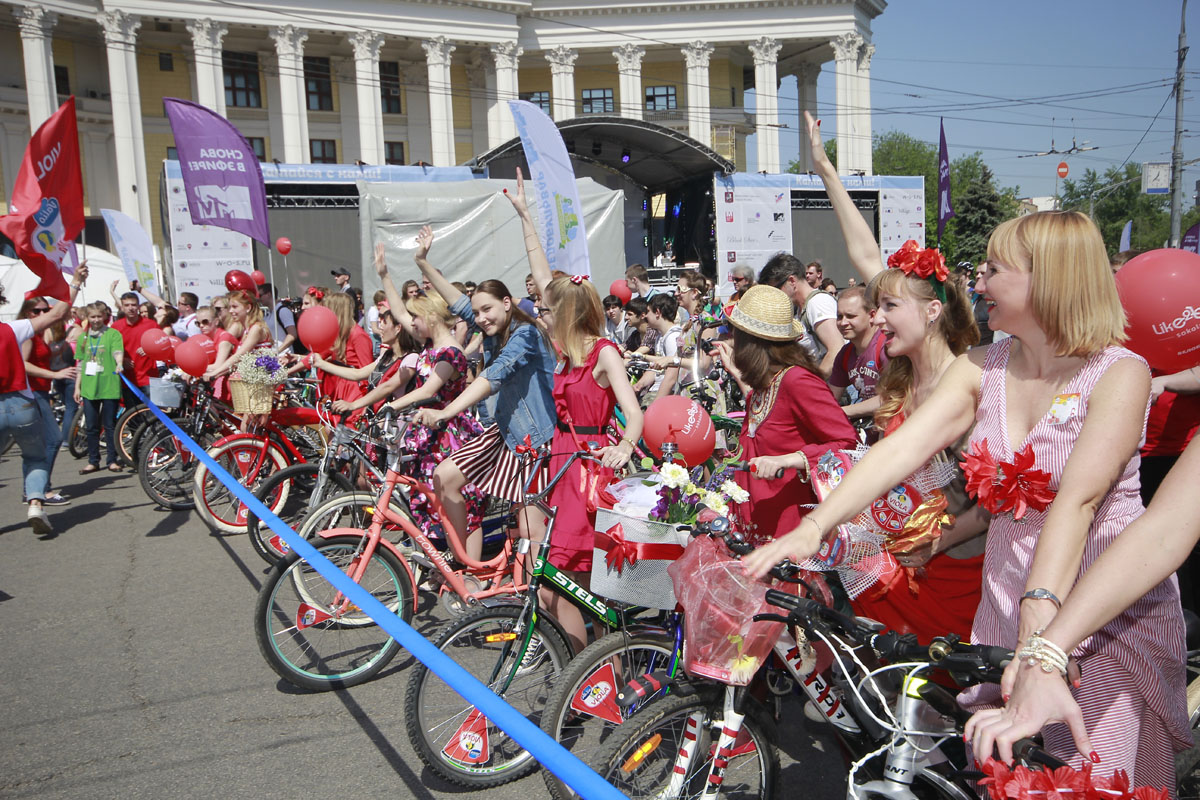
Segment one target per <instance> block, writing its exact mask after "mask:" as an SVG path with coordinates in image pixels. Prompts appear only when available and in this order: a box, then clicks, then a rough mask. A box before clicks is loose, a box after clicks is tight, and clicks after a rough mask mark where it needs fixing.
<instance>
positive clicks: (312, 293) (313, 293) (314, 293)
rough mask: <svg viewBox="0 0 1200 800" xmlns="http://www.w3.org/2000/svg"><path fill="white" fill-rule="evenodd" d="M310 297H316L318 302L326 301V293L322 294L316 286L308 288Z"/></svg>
mask: <svg viewBox="0 0 1200 800" xmlns="http://www.w3.org/2000/svg"><path fill="white" fill-rule="evenodd" d="M308 295H309V296H310V297H315V298H317V299H318V300H324V299H325V293H324V292H322V291H321V290H320V289H318V288H317V287H315V286H310V287H308Z"/></svg>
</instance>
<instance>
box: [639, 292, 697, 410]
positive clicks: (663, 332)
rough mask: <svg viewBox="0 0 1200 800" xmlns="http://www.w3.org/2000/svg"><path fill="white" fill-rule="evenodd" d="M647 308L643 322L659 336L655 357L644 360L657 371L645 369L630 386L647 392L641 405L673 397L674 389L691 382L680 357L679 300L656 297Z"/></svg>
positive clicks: (669, 297)
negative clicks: (677, 317) (661, 398)
mask: <svg viewBox="0 0 1200 800" xmlns="http://www.w3.org/2000/svg"><path fill="white" fill-rule="evenodd" d="M647 305H648V306H649V309H648V310H647V312H646V322H647V323H649V325H650V327H652V328H654V329H655V330H656V331H658V333H659V336H658V342H657V344H655V345H654V355H653V356H647V358H646V360H647V361H649V362H650V363H651V364H653V365H654V366H655V367H657V369H654V370H647V371H646V373H645V374H644V375H642V377H641V378H639V379H638V382H637V383H636V384H634V386H633V388H634V389H635V390H636V391H638V392H641V391H643V390H648V391H646V393H645V395H644V396H643V405H649V404H650V403H653V402H654V401H655V400H657V399H658V398H660V397H666V396H667V395H669V394H674V393H675V389H676V388H677V387H679V386H683V385H684V384H687V383H690V382H691V373H690V372H689V371H688V370H687V369H686V368H684V366H683V361H682V358H681V349H682V341H683V329H682V328H681V327H680V326H679V325H676V324H675V313H676V311H678V306H679V304H678V301H676V300H675V298H674V297H673V296H672V295H669V294H657V295H655V296H654V297H652V298H650V302H649V303H648V304H647Z"/></svg>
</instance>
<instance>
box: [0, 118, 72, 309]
mask: <svg viewBox="0 0 1200 800" xmlns="http://www.w3.org/2000/svg"><path fill="white" fill-rule="evenodd" d="M8 208H9V213H8V215H7V216H4V217H0V233H3V234H4V235H5V236H7V237H8V238H9V239H11V240H12V242H13V245H14V246H15V247H16V250H17V256H18V257H19V258H20V259H21V260H22V261H24V262H25V265H26V266H27V267H29V268H30V269H31V270H33V271H34V272H35V273H36V274H37V275H38V276H39V277H40V278H41V279H42V281H41V283H40V284H38V286H37V288H36V289H34V290H33V291H32V292H30V296H46V297H53V298H55V299H56V300H64V301H65V300H68V299H69V298H70V291H69V289H68V288H67V282H66V281H65V280H64V279H63V276H62V268H63V260H64V258H67V257H68V254H69V253H70V254H73V248H74V242H75V237H76V236H78V235H79V232H80V231H82V230H83V178H82V171H81V169H80V166H79V131H78V127H77V125H76V122H75V98H74V97H73V96H72V97H71V98H70V99H68V100H67V102H65V103H63V104H62V105H61V106H59V109H58V111H56V112H54V114H53V115H51V117H50V118H49V119H48V120H46V121H45V122H44V123H42V126H41V127H40V128H38V129H37V132H36V133H34V134H33V138H32V139H30V140H29V147H27V148H26V149H25V158H24V159H23V160H22V161H21V168H20V170H18V172H17V181H16V184H15V185H14V186H13V196H12V201H11V202H10V203H9V206H8ZM72 258H73V255H72Z"/></svg>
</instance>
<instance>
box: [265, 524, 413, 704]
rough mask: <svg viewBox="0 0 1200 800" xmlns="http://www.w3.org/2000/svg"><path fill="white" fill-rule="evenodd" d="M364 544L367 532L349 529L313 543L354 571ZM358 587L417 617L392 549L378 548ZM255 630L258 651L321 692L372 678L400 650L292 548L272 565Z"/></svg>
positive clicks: (285, 674) (284, 673)
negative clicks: (291, 552) (290, 551)
mask: <svg viewBox="0 0 1200 800" xmlns="http://www.w3.org/2000/svg"><path fill="white" fill-rule="evenodd" d="M365 542H366V537H365V536H360V535H353V534H347V535H342V536H331V537H330V538H328V539H323V540H321V541H319V542H316V543H315V547H316V548H317V550H318V551H319V552H320V553H321V554H322V555H323V556H325V557H326V558H328V559H329V560H330V561H332V562H333V564H334V566H336V567H337V568H338V569H340V570H342V571H343V572H349V571H350V569H351V568H352V567H353V566H355V565H356V564H357V563H358V562H359V560H360V559H361V558H362V555H361V552H360V551H361V548H362V546H363V545H364V543H365ZM359 585H360V586H362V587H363V588H364V589H366V590H367V591H368V592H370V593H371V595H372V596H374V597H375V598H376V599H377V600H379V601H380V602H381V603H383V604H384V605H385V606H387V607H388V609H389V610H390V611H392V612H393V613H395V614H398V615H399V616H400V618H401V619H403V620H404V621H405V622H408V621H409V620H411V619H412V614H413V585H412V579H411V578H410V577H409V573H408V570H407V569H406V568H405V566H404V565H403V564H402V563H401V562H400V560H399V559H397V558H396V557H395V556H394V555H392V553H391V551H389V550H387V549H386V548H384V547H378V548H376V550H375V552H374V553H372V554H371V559H370V562H369V563H368V564H367V567H366V570H365V571H364V573H363V576H362V578H361V580H359ZM254 635H255V640H256V641H257V642H258V649H259V652H261V653H262V655H263V658H265V659H266V661H267V663H268V664H269V665H270V666H271V669H273V670H275V672H276V674H278V675H279V677H281V678H283V679H284V680H285V681H287V682H288V683H290V684H292V685H293V686H298V687H300V688H302V689H310V690H312V691H316V692H323V691H328V690H330V689H344V688H346V687H348V686H356V685H358V684H360V683H363V682H364V681H368V680H370V679H371V678H373V677H374V676H375V675H376V674H378V673H379V671H380V670H381V669H383V668H384V667H385V666H387V664H388V662H390V661H391V660H392V658H393V657H394V656H395V655H396V652H397V651H398V650H399V649H400V643H399V642H397V641H396V640H395V639H393V638H392V637H391V635H390V634H388V633H387V631H385V630H384V629H383V628H381V627H380V626H379V625H378V624H376V622H375V621H374V620H373V619H372V618H371V617H369V616H368V615H367V614H366V613H364V612H363V611H362V610H360V609H359V608H358V606H356V605H354V604H352V603H348V602H347V601H346V600H345V598H344V596H343V595H342V594H341V593H340V592H338V591H337V590H336V589H334V588H333V585H332V584H330V583H329V582H328V581H327V580H325V578H324V577H322V576H321V574H320V573H318V572H317V571H316V570H315V569H313V567H311V566H310V565H309V564H308V562H306V561H303V560H301V559H300V558H299V557H297V556H296V555H295V554H294V553H293V554H291V555H289V556H287V557H286V558H284V559H283V560H281V561H280V562H279V563H277V564H276V565H275V567H274V568H273V569H272V570H271V573H270V575H269V576H268V577H267V580H266V581H265V582H264V583H263V587H262V589H261V590H260V591H259V593H258V601H257V603H256V605H255V610H254Z"/></svg>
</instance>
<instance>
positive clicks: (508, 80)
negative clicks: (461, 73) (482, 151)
mask: <svg viewBox="0 0 1200 800" xmlns="http://www.w3.org/2000/svg"><path fill="white" fill-rule="evenodd" d="M491 52H492V60H493V61H494V63H495V65H496V68H495V70H493V71H491V72H490V73H489V74H490V75H491V76H492V79H493V80H494V81H495V90H494V91H492V89H493V87H492V86H490V85H489V86H488V90H489V91H488V97H491V98H495V101H494V102H493V103H492V104H491V106H490V107H489V108H488V146H489V147H496V146H497V145H501V144H504V143H505V142H507V141H508V140H509V139H512V138H513V137H515V136H516V135H517V123H516V122H514V121H513V115H512V110H511V109H510V108H509V107H508V101H509V100H516V99H517V97H518V96H519V95H518V85H517V68H518V66H520V61H521V54H522V53H524V52H525V50H524V49H523V48H521V47H518V46H517V43H516V42H504V43H502V44H494V45H492V47H491Z"/></svg>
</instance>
